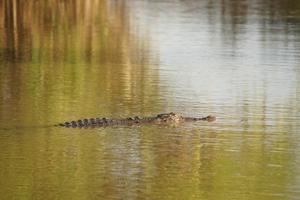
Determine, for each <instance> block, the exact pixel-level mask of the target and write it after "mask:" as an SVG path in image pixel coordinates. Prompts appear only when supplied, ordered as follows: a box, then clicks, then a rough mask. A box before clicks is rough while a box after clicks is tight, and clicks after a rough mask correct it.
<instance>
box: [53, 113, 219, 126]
mask: <svg viewBox="0 0 300 200" xmlns="http://www.w3.org/2000/svg"><path fill="white" fill-rule="evenodd" d="M215 120H216V117H214V116H212V115H208V116H207V117H199V118H197V117H183V116H181V115H179V114H176V113H173V112H171V113H163V114H158V115H156V116H154V117H138V116H135V117H133V118H132V117H129V118H124V119H107V118H90V119H80V120H77V121H68V122H64V123H60V124H56V125H55V126H59V127H67V128H88V127H106V126H119V125H120V126H130V125H137V124H138V125H140V124H179V123H184V122H193V121H208V122H212V121H215Z"/></svg>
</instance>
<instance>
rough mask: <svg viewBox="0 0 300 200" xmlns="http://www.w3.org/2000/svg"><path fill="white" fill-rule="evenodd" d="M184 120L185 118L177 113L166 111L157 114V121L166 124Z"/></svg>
mask: <svg viewBox="0 0 300 200" xmlns="http://www.w3.org/2000/svg"><path fill="white" fill-rule="evenodd" d="M183 121H184V118H183V117H182V116H181V115H178V114H176V113H173V112H171V113H164V114H159V115H157V116H156V119H155V122H156V123H159V124H160V123H165V124H177V123H181V122H183Z"/></svg>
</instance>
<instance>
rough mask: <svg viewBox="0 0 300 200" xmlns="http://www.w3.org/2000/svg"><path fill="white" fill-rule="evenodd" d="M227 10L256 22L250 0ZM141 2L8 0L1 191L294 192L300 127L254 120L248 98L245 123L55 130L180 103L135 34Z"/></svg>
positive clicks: (126, 195)
mask: <svg viewBox="0 0 300 200" xmlns="http://www.w3.org/2000/svg"><path fill="white" fill-rule="evenodd" d="M264 2H265V3H266V4H267V5H268V3H271V2H269V1H264ZM240 3H241V4H240ZM281 4H282V3H281ZM297 5H298V4H297ZM223 7H224V12H225V14H226V13H227V12H228V10H230V9H232V8H235V9H233V10H234V11H235V12H233V13H231V15H230V16H233V17H234V16H235V17H236V16H238V17H236V18H232V19H230V20H229V22H228V21H226V19H225V21H224V23H223V24H222V25H224V24H227V23H230V24H232V25H237V26H238V24H240V23H243V22H245V21H247V20H246V15H247V12H246V10H247V9H245V7H244V6H243V3H242V1H241V2H240V1H231V3H230V4H226V6H224V5H223ZM294 8H295V7H293V9H294ZM131 9H132V8H131V7H130V5H129V4H127V2H126V1H121V2H120V1H119V2H117V1H111V2H107V1H100V0H99V1H97V0H95V1H76V2H72V1H65V2H64V1H39V2H34V1H29V0H25V1H0V10H2V11H3V12H0V19H1V20H0V30H1V31H0V53H1V57H0V61H1V63H0V67H1V71H0V91H1V93H0V99H1V102H0V119H1V120H0V127H1V130H0V147H1V152H0V169H1V179H0V193H1V198H3V199H228V200H229V199H230V200H231V199H296V197H297V195H298V194H299V192H298V191H299V190H297V189H298V188H299V183H297V178H298V179H299V172H297V169H298V168H297V164H299V161H297V154H296V153H295V152H294V149H297V148H299V147H298V146H297V144H298V143H297V137H296V136H295V131H294V130H295V129H297V127H296V125H297V123H296V122H295V123H291V124H293V125H294V124H295V127H292V126H289V124H286V123H282V124H281V121H280V120H282V119H288V114H284V115H283V116H279V115H278V116H277V115H276V116H275V120H274V121H275V122H276V123H277V124H276V125H275V129H277V128H278V129H277V130H274V126H273V129H272V128H270V127H268V126H267V125H266V121H267V120H266V119H260V118H259V117H256V118H255V117H254V120H256V121H255V123H253V122H251V119H252V120H253V118H251V119H250V120H249V115H247V114H249V110H251V109H253V108H248V107H247V105H244V107H243V108H242V109H245V110H244V111H240V112H244V115H245V116H246V117H245V119H243V120H245V121H246V122H247V123H246V122H244V124H246V125H244V124H243V125H240V126H242V127H238V128H241V129H240V130H239V129H237V127H235V126H236V125H232V124H222V120H220V121H221V122H216V123H214V124H212V125H207V124H200V125H199V124H198V125H195V126H194V125H184V126H182V127H158V126H144V127H120V128H106V129H101V128H100V129H81V130H79V129H58V128H52V127H50V128H49V127H46V126H47V125H51V124H54V123H57V122H60V121H64V120H70V119H77V118H82V117H94V116H108V117H112V116H114V117H116V116H124V117H127V116H131V115H134V114H140V115H150V114H153V113H159V112H163V111H164V109H166V104H168V103H169V104H172V101H175V100H174V99H168V102H167V103H166V102H164V101H163V100H162V99H161V98H162V97H161V96H162V95H163V94H164V87H162V86H161V85H160V84H161V83H160V77H159V71H158V66H156V65H158V59H159V58H158V57H157V56H156V55H155V54H153V52H151V51H150V49H151V48H150V47H151V44H150V39H149V38H141V37H140V36H139V35H135V34H136V32H135V31H134V30H132V29H133V28H134V27H135V26H134V21H133V20H131V18H130V17H129V15H128V13H130V12H131ZM272 9H273V7H272ZM285 9H287V10H290V8H288V7H284V9H283V11H282V12H285V11H284V10H285ZM293 9H292V10H293ZM295 9H296V10H297V11H298V10H299V9H297V8H295ZM275 10H276V9H275ZM276 11H277V10H276ZM271 13H272V12H271ZM276 13H277V12H276ZM279 13H280V12H279ZM225 14H224V15H225ZM272 16H273V15H270V16H269V17H270V18H268V20H270V21H272V20H271V19H272ZM279 16H280V17H282V18H283V19H286V18H285V17H283V16H284V15H282V16H281V15H279ZM295 16H296V15H295ZM239 17H240V18H239ZM235 20H237V21H235ZM225 26H226V25H225ZM237 30H238V28H237V27H236V26H233V27H232V32H233V33H230V34H229V35H234V34H237ZM149 60H151V62H150V61H149ZM167 96H168V95H167ZM169 96H171V95H169ZM221 106H222V105H221ZM296 106H297V104H296ZM257 107H259V108H264V106H263V105H262V106H261V105H259V106H257ZM257 107H256V108H257ZM227 109H231V110H232V108H227ZM289 109H291V108H288V109H287V110H288V111H290V110H289ZM224 110H225V111H227V110H226V108H224ZM253 111H257V112H258V113H259V114H260V113H263V112H264V111H260V110H255V109H253ZM294 112H296V111H294ZM291 113H292V112H291ZM292 114H293V115H294V116H297V114H295V113H292ZM271 116H273V115H271ZM252 117H253V116H252ZM276 117H278V119H276ZM257 118H259V119H257ZM272 122H273V121H272ZM248 123H249V124H250V125H249V126H248ZM214 127H219V129H218V128H214ZM249 127H250V128H249ZM222 128H223V129H222ZM269 128H270V130H269ZM230 129H234V130H232V131H229V130H230ZM298 140H299V139H298Z"/></svg>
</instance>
